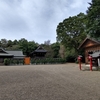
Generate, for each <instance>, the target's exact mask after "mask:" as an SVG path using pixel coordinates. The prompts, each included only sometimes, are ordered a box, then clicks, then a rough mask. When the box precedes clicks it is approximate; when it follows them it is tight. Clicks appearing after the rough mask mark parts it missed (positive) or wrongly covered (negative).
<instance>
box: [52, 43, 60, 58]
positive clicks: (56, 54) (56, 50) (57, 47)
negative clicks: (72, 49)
mask: <svg viewBox="0 0 100 100" xmlns="http://www.w3.org/2000/svg"><path fill="white" fill-rule="evenodd" d="M51 48H52V50H53V53H54V54H53V57H54V58H58V57H59V50H60V44H59V43H58V42H56V43H53V44H52V45H51Z"/></svg>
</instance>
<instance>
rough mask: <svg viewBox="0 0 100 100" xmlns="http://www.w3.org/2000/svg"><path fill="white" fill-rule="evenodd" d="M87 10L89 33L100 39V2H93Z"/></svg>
mask: <svg viewBox="0 0 100 100" xmlns="http://www.w3.org/2000/svg"><path fill="white" fill-rule="evenodd" d="M89 4H90V7H89V8H88V10H87V20H88V24H87V28H88V29H87V33H89V35H90V36H91V37H95V38H98V37H99V38H100V0H92V2H91V3H89Z"/></svg>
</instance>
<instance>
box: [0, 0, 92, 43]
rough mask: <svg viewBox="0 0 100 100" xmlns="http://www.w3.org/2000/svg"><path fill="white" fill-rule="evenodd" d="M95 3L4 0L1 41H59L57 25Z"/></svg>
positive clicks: (1, 0)
mask: <svg viewBox="0 0 100 100" xmlns="http://www.w3.org/2000/svg"><path fill="white" fill-rule="evenodd" d="M88 2H91V0H0V39H4V38H5V39H7V40H15V39H17V40H19V39H21V38H25V39H27V40H28V41H33V40H34V41H35V42H37V43H44V41H47V40H50V42H51V43H54V42H56V28H57V25H58V24H59V23H60V22H62V21H63V20H64V19H66V18H68V17H69V16H74V15H77V14H79V13H80V12H83V13H86V10H87V7H89V5H88Z"/></svg>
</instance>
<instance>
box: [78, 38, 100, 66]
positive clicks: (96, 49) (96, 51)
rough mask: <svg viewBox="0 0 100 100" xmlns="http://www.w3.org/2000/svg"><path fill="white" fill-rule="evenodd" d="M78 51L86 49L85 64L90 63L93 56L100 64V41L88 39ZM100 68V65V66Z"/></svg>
mask: <svg viewBox="0 0 100 100" xmlns="http://www.w3.org/2000/svg"><path fill="white" fill-rule="evenodd" d="M78 49H84V51H85V63H89V60H88V56H89V55H90V56H92V57H93V59H95V60H96V61H98V64H100V61H99V60H100V41H98V40H95V39H91V38H86V39H85V40H84V41H83V42H82V43H81V44H80V46H79V47H78ZM99 66H100V65H99Z"/></svg>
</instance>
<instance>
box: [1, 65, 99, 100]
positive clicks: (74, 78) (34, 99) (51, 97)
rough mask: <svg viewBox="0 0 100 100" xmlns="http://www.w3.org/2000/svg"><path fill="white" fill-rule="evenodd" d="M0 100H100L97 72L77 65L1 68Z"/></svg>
mask: <svg viewBox="0 0 100 100" xmlns="http://www.w3.org/2000/svg"><path fill="white" fill-rule="evenodd" d="M0 100H100V71H80V70H79V68H78V65H77V64H59V65H24V66H0Z"/></svg>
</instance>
